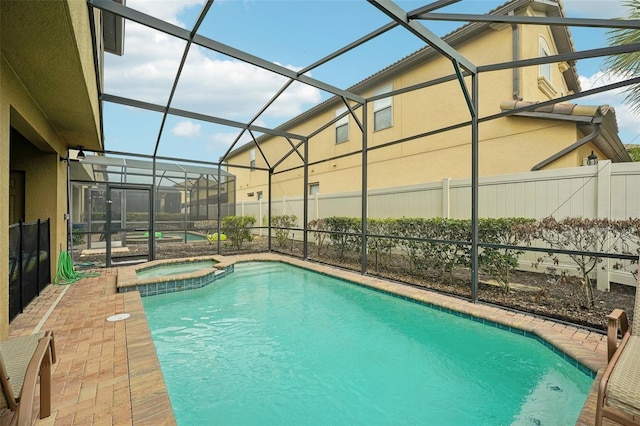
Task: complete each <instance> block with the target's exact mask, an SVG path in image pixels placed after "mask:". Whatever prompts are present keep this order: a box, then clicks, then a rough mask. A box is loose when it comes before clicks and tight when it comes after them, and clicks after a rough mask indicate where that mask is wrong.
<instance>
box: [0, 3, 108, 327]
mask: <svg viewBox="0 0 640 426" xmlns="http://www.w3.org/2000/svg"><path fill="white" fill-rule="evenodd" d="M23 5H24V7H29V9H28V10H29V12H30V13H29V14H27V15H25V14H24V13H23V12H24V10H23V9H21V7H22V6H23ZM0 6H1V7H0V22H1V19H2V17H3V15H4V19H5V21H6V19H7V16H11V17H12V24H13V25H11V26H5V27H0V28H4V30H3V31H2V33H3V34H4V38H0V223H4V226H2V227H0V258H2V259H8V257H9V238H8V236H9V234H8V224H9V223H8V222H9V208H8V204H9V203H8V199H9V193H8V189H9V171H10V169H13V170H22V171H24V172H25V214H26V217H25V220H26V221H27V222H31V221H35V220H37V219H47V218H50V219H51V247H50V249H51V276H52V278H53V277H54V276H55V272H56V267H57V262H58V257H59V253H60V249H63V250H66V248H67V247H66V239H67V237H66V234H67V233H66V227H67V223H66V221H65V219H64V214H65V213H66V211H67V195H66V193H67V187H66V185H67V184H66V182H67V166H66V163H65V162H61V161H60V160H59V158H60V156H63V157H64V156H66V153H67V148H68V147H74V146H78V145H84V146H87V147H91V148H94V149H99V148H100V147H101V141H100V136H99V135H100V131H99V129H100V115H99V111H100V110H99V103H98V97H97V86H96V73H95V68H94V64H93V47H92V42H91V33H90V31H89V29H90V26H89V17H88V13H87V4H86V2H84V1H74V0H72V1H67V2H32V3H31V4H30V5H28V6H27V5H26V2H25V3H23V4H18V3H11V2H2V4H1V5H0ZM5 6H6V7H5ZM3 10H4V12H5V13H3V12H2V11H3ZM8 14H9V15H8ZM34 17H35V18H34ZM16 19H23V20H24V21H20V22H19V23H16ZM97 23H98V24H99V17H98V20H97ZM28 25H37V26H38V27H37V28H34V29H33V30H34V31H30V29H29V27H28ZM11 31H16V33H12V32H11ZM31 33H33V35H31V36H30V35H29V34H31ZM41 33H47V34H48V37H40V36H39V34H41ZM14 34H16V35H20V37H8V36H7V35H9V36H12V35H14ZM29 37H31V38H29ZM31 48H33V53H32V56H30V57H29V56H28V53H29V52H32V49H31ZM37 52H42V53H46V55H44V54H43V55H42V56H41V55H40V54H39V53H37ZM50 54H53V56H50ZM34 55H35V56H34ZM47 55H49V56H47ZM9 58H12V59H11V60H15V62H13V63H12V62H11V60H10V59H9ZM16 69H20V70H21V73H22V74H19V73H18V72H16ZM60 91H62V92H60ZM60 93H63V94H64V96H63V97H62V98H61V97H60V96H59V94H60ZM62 105H66V106H67V107H66V108H61V106H62ZM12 127H13V128H15V129H16V130H17V132H19V133H20V134H21V135H22V136H24V138H25V139H26V140H28V142H29V143H26V142H24V141H22V139H21V138H18V139H20V141H19V142H16V143H14V144H13V146H12V145H11V136H10V134H11V130H10V129H11V128H12ZM0 276H4V277H8V276H9V271H8V262H7V261H6V260H5V261H4V262H0ZM8 305H9V302H8V280H6V279H5V280H0V312H1V314H0V340H2V339H5V338H6V336H7V331H8V325H9V321H8V309H7V307H8Z"/></svg>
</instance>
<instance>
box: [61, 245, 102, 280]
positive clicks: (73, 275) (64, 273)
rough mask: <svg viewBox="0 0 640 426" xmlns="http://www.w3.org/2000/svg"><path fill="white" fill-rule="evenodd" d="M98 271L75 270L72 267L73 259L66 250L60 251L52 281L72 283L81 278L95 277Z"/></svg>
mask: <svg viewBox="0 0 640 426" xmlns="http://www.w3.org/2000/svg"><path fill="white" fill-rule="evenodd" d="M99 275H100V274H99V273H96V272H76V270H75V269H74V268H73V259H71V256H70V255H69V253H68V252H66V251H61V252H60V259H58V272H56V277H55V278H54V279H53V282H54V283H55V284H58V285H66V284H73V283H75V282H77V281H80V280H81V279H83V278H88V277H97V276H99Z"/></svg>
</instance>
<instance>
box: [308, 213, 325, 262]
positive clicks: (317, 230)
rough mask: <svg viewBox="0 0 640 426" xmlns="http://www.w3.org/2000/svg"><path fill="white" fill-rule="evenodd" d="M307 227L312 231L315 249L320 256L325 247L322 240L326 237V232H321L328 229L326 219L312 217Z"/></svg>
mask: <svg viewBox="0 0 640 426" xmlns="http://www.w3.org/2000/svg"><path fill="white" fill-rule="evenodd" d="M307 227H308V228H309V230H310V231H313V238H314V239H315V240H316V250H317V251H318V256H320V255H322V252H323V248H324V247H325V244H324V241H325V239H326V238H327V233H326V232H323V231H326V230H327V229H328V225H327V221H326V220H324V219H314V220H312V221H310V222H309V224H308V225H307Z"/></svg>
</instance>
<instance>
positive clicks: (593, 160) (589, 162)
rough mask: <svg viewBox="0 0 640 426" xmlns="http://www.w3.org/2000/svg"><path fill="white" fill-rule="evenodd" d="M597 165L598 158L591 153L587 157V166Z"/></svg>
mask: <svg viewBox="0 0 640 426" xmlns="http://www.w3.org/2000/svg"><path fill="white" fill-rule="evenodd" d="M596 164H598V156H597V155H595V154H594V153H593V151H591V154H590V155H589V156H588V157H587V166H595V165H596Z"/></svg>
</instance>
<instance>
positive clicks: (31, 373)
mask: <svg viewBox="0 0 640 426" xmlns="http://www.w3.org/2000/svg"><path fill="white" fill-rule="evenodd" d="M38 377H40V418H44V417H48V416H49V415H50V414H51V337H50V336H45V337H43V338H41V339H40V340H39V341H38V346H37V347H36V350H35V352H34V353H33V356H32V357H31V360H30V361H29V365H28V366H27V372H26V374H25V378H24V384H23V385H22V390H21V392H20V403H19V404H18V410H17V412H16V413H15V414H14V415H13V419H12V421H11V424H15V425H18V426H22V425H31V424H32V420H31V416H32V413H33V406H34V399H35V393H36V387H37V384H38Z"/></svg>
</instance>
